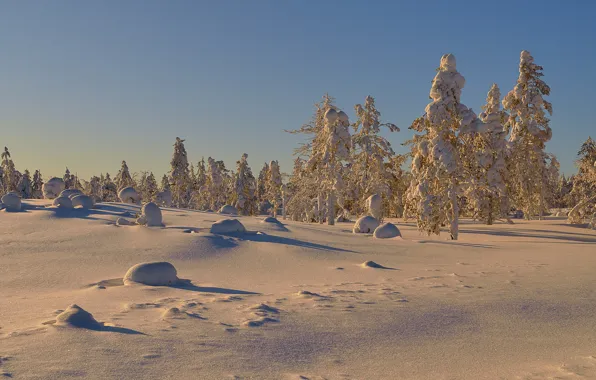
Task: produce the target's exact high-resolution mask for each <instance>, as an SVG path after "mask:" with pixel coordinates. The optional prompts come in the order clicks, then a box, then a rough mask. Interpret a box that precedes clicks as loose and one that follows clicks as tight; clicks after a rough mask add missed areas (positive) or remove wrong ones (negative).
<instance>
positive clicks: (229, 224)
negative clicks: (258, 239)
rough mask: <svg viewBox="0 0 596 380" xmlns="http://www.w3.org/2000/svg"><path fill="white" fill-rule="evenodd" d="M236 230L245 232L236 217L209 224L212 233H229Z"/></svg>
mask: <svg viewBox="0 0 596 380" xmlns="http://www.w3.org/2000/svg"><path fill="white" fill-rule="evenodd" d="M237 232H246V228H244V225H243V224H242V223H240V221H239V220H238V219H223V220H219V221H217V222H215V223H213V225H212V226H211V233H212V234H229V233H237Z"/></svg>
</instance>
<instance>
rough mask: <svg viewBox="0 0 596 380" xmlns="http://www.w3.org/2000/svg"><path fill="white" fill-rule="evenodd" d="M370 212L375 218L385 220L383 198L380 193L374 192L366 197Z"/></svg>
mask: <svg viewBox="0 0 596 380" xmlns="http://www.w3.org/2000/svg"><path fill="white" fill-rule="evenodd" d="M366 208H367V209H368V214H369V215H370V216H372V217H373V218H375V219H377V220H379V221H381V220H383V198H381V196H380V195H379V194H373V195H371V196H370V197H368V198H367V199H366Z"/></svg>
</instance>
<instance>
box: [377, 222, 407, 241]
mask: <svg viewBox="0 0 596 380" xmlns="http://www.w3.org/2000/svg"><path fill="white" fill-rule="evenodd" d="M373 236H374V237H375V238H377V239H391V238H394V237H398V236H401V232H400V231H399V228H397V226H396V225H395V224H393V223H383V224H381V225H380V226H379V227H377V228H375V232H374V233H373Z"/></svg>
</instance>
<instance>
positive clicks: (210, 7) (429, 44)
mask: <svg viewBox="0 0 596 380" xmlns="http://www.w3.org/2000/svg"><path fill="white" fill-rule="evenodd" d="M0 4H1V12H0V49H1V50H0V68H1V69H0V73H1V74H0V131H1V133H0V146H8V147H9V149H10V151H11V153H12V155H13V159H14V161H15V164H16V166H17V169H19V170H21V171H22V170H24V169H25V168H28V169H29V170H31V171H33V170H35V169H41V171H42V174H43V175H44V177H45V178H47V177H49V176H54V175H58V176H62V174H63V173H64V169H65V167H66V166H68V167H69V169H70V170H71V172H72V173H78V174H79V175H80V176H82V177H84V178H88V177H89V176H91V175H93V174H99V173H100V172H104V173H105V172H106V171H107V172H110V173H111V174H112V175H114V174H116V172H117V171H118V169H119V168H120V162H121V161H122V160H126V161H127V163H128V166H129V168H130V170H131V172H140V171H143V170H151V171H153V172H154V173H155V174H156V175H157V176H161V175H162V174H163V173H164V172H166V171H167V170H168V169H169V161H170V158H171V155H172V151H173V148H172V145H173V143H174V140H175V138H176V136H179V137H181V138H183V139H186V149H187V151H188V155H189V159H190V160H191V161H192V162H196V161H198V160H199V159H200V158H201V156H204V157H205V158H207V157H208V156H212V157H214V158H216V159H223V160H224V161H225V162H226V165H227V166H228V168H230V169H233V168H235V162H236V160H238V159H239V158H240V156H241V155H242V153H245V152H246V153H248V161H249V163H250V165H251V166H252V169H253V172H255V175H256V173H258V171H259V169H260V168H261V166H262V164H263V162H264V161H269V160H273V159H277V160H279V162H280V164H281V168H282V171H285V172H290V171H291V168H292V166H291V165H292V152H293V148H294V147H296V146H297V145H298V144H299V143H300V142H301V141H302V139H301V137H300V136H295V135H290V134H287V133H284V132H283V130H284V129H294V128H298V127H299V126H300V125H301V124H302V123H304V122H306V121H308V120H309V118H310V116H311V114H312V112H313V103H315V102H316V101H318V100H319V99H320V98H321V96H322V95H323V94H324V93H326V92H328V93H329V94H330V95H332V96H334V97H335V98H336V100H337V102H336V103H337V105H338V106H339V107H340V108H342V109H344V110H345V111H346V112H347V113H348V115H349V116H350V117H351V118H353V117H354V104H356V103H362V102H363V101H364V98H365V96H366V95H372V96H374V97H375V98H376V101H377V107H378V109H379V110H380V112H381V114H382V119H383V120H384V121H388V122H393V123H395V124H397V125H398V126H399V127H400V128H401V132H398V133H392V134H389V133H388V132H387V133H384V135H386V136H388V138H389V139H390V141H391V143H392V144H393V145H394V149H395V150H396V151H397V152H400V153H403V152H406V151H407V148H406V147H403V146H401V143H402V142H404V141H405V140H407V139H409V138H411V136H412V131H410V130H408V129H407V127H408V126H409V125H410V123H411V122H412V120H414V119H415V118H416V117H418V116H420V115H421V114H422V113H423V112H424V107H425V106H426V104H427V103H428V102H429V97H428V93H429V90H430V85H431V81H432V79H433V77H434V75H435V69H436V68H437V67H438V65H439V60H440V57H441V55H443V54H445V53H453V54H455V56H456V57H457V62H458V70H459V71H460V73H461V74H462V75H463V76H464V77H465V78H466V86H465V88H464V90H463V94H462V102H463V103H464V104H466V105H467V106H469V107H472V108H473V109H474V110H475V111H476V112H477V113H479V112H480V106H481V105H483V104H484V101H485V98H486V93H487V92H488V90H489V89H490V86H491V84H492V83H493V82H494V83H497V84H498V85H499V86H500V88H501V93H502V95H505V94H506V93H507V92H508V91H509V90H510V89H511V88H512V87H513V85H514V84H515V81H516V79H517V75H518V71H517V70H518V62H519V53H520V51H521V50H523V49H525V50H529V51H530V52H531V53H532V55H533V56H534V58H535V61H536V63H537V64H539V65H542V66H543V67H544V73H545V77H544V80H545V81H546V82H547V83H548V84H549V85H550V86H551V89H552V94H551V96H550V97H549V98H548V100H549V101H551V102H552V103H553V108H554V114H553V116H552V119H551V127H552V129H553V139H552V140H551V141H550V142H549V143H548V145H547V150H548V151H549V152H552V153H554V154H556V155H557V157H558V158H559V161H560V162H561V169H562V170H563V171H564V172H565V173H567V174H570V173H572V172H574V171H575V168H574V165H573V161H574V159H575V156H576V153H577V151H578V149H579V146H580V145H581V143H582V142H583V141H584V140H585V139H586V138H587V137H588V135H590V134H591V135H592V137H596V123H594V119H593V114H594V108H593V107H594V106H593V103H592V99H591V96H592V94H593V93H594V88H596V73H595V70H594V68H593V65H594V62H596V42H595V41H596V23H594V22H593V16H594V14H596V2H587V1H564V2H563V1H548V0H547V1H542V2H531V1H522V2H518V1H499V2H486V3H484V4H481V3H480V2H477V1H449V2H447V1H440V2H439V1H437V2H433V1H424V2H422V1H409V2H406V1H373V2H369V1H358V2H357V1H347V0H345V1H328V0H326V1H314V0H306V1H279V0H274V1H265V0H251V1H229V0H222V1H210V2H203V1H194V0H188V1H183V0H173V1H158V0H126V1H110V0H106V1H76V0H68V1H66V0H52V1H49V0H36V1H31V0H19V1H7V0H6V1H0Z"/></svg>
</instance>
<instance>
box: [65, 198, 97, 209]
mask: <svg viewBox="0 0 596 380" xmlns="http://www.w3.org/2000/svg"><path fill="white" fill-rule="evenodd" d="M70 201H71V202H72V207H74V208H77V207H78V208H82V209H85V210H89V209H92V208H93V205H94V203H93V199H91V197H90V196H88V195H85V194H78V195H74V196H73V197H72V198H70Z"/></svg>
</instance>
